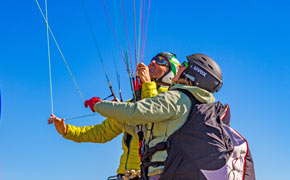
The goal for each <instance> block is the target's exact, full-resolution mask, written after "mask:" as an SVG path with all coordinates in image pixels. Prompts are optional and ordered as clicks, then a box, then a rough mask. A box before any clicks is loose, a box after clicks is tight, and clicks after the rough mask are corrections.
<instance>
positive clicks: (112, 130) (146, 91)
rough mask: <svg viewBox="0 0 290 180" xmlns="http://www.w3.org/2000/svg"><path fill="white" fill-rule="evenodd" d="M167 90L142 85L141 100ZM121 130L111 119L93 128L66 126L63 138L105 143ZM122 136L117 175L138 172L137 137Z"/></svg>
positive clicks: (117, 123) (149, 84) (154, 84)
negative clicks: (121, 150) (121, 149)
mask: <svg viewBox="0 0 290 180" xmlns="http://www.w3.org/2000/svg"><path fill="white" fill-rule="evenodd" d="M167 90H168V87H160V88H159V89H158V91H157V86H156V83H155V82H147V83H143V84H142V92H141V98H142V99H144V98H148V97H153V96H156V95H157V94H159V93H161V92H164V91H167ZM123 129H124V128H123V127H122V124H121V123H119V122H118V121H115V120H113V119H106V120H104V121H103V122H102V123H101V124H97V125H94V126H84V127H76V126H72V125H69V124H67V133H66V134H65V135H64V136H63V137H64V138H65V139H69V140H72V141H75V142H79V143H80V142H93V143H106V142H108V141H111V140H112V139H114V138H115V137H117V136H118V135H120V134H121V133H122V132H123ZM123 134H124V135H123V139H122V148H123V154H122V156H121V158H120V164H119V168H118V170H117V173H118V174H124V173H125V171H126V170H140V158H139V140H138V137H136V136H131V135H130V134H129V133H127V132H123Z"/></svg>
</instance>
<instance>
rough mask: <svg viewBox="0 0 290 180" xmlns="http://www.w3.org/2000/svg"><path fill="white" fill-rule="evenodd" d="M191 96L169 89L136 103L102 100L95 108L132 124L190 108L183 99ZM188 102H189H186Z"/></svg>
mask: <svg viewBox="0 0 290 180" xmlns="http://www.w3.org/2000/svg"><path fill="white" fill-rule="evenodd" d="M184 99H185V100H186V101H190V100H189V98H188V97H187V96H186V95H184V94H183V93H180V92H179V91H168V92H164V93H161V94H159V95H157V96H155V97H152V98H146V99H143V100H141V101H138V102H136V103H120V102H112V101H102V102H100V103H97V104H95V106H94V109H95V111H96V112H98V113H100V114H101V115H103V116H105V117H108V118H112V119H114V120H117V121H119V122H122V123H125V124H126V123H127V124H130V125H137V124H146V123H149V122H158V121H164V120H167V119H169V118H171V117H173V116H176V115H178V114H179V113H184V111H186V110H187V109H188V108H187V107H185V106H186V105H185V104H184V103H183V100H184ZM186 104H188V102H187V103H186Z"/></svg>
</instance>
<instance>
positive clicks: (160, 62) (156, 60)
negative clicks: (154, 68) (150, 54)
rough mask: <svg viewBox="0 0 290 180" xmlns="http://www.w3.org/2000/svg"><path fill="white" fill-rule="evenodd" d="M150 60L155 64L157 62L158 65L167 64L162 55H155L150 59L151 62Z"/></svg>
mask: <svg viewBox="0 0 290 180" xmlns="http://www.w3.org/2000/svg"><path fill="white" fill-rule="evenodd" d="M152 61H155V62H156V64H158V65H160V66H167V67H168V66H169V65H168V62H167V60H166V59H165V58H164V57H162V56H155V57H154V58H153V59H152V60H151V62H152Z"/></svg>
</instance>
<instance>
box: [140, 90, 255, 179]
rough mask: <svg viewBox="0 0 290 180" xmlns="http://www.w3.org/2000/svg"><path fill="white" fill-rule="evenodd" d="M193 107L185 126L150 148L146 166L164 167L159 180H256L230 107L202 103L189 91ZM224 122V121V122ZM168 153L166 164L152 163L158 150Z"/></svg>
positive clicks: (145, 157) (246, 149) (243, 140)
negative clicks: (235, 127)
mask: <svg viewBox="0 0 290 180" xmlns="http://www.w3.org/2000/svg"><path fill="white" fill-rule="evenodd" d="M178 90H179V91H181V92H183V93H185V94H186V95H187V96H189V97H190V99H191V101H192V107H191V110H190V113H189V116H188V118H187V120H186V122H185V123H184V125H183V126H182V127H181V128H180V129H178V130H177V131H175V132H174V133H173V134H172V135H170V136H169V138H168V140H167V141H166V142H161V143H159V144H157V145H156V146H154V147H151V148H148V149H147V150H146V152H145V154H144V155H143V159H142V165H143V166H144V167H145V168H148V167H149V166H153V167H157V166H164V171H163V173H162V174H161V177H160V179H159V180H255V173H254V164H253V160H252V157H251V154H250V152H249V148H248V143H247V141H246V140H245V139H244V138H243V137H242V136H241V135H240V134H239V133H238V132H237V131H235V130H234V129H232V128H231V127H230V126H229V122H230V113H229V107H228V105H225V106H224V105H222V104H221V103H220V102H216V103H210V104H201V103H199V102H198V101H197V100H196V99H195V98H194V96H193V95H192V94H191V93H190V92H188V91H187V90H183V89H178ZM223 121H224V122H223ZM162 150H166V151H167V154H168V157H167V159H166V161H165V162H151V161H150V159H151V156H152V155H153V154H154V153H155V152H156V151H162Z"/></svg>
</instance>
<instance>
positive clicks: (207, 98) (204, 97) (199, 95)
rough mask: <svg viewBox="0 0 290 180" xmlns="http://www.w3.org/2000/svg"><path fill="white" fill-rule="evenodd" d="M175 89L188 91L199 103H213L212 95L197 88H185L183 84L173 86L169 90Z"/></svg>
mask: <svg viewBox="0 0 290 180" xmlns="http://www.w3.org/2000/svg"><path fill="white" fill-rule="evenodd" d="M175 89H185V90H187V91H189V92H190V93H191V94H192V95H193V96H194V97H195V98H196V99H197V100H198V101H199V102H201V103H205V104H208V103H213V102H214V101H215V98H214V96H213V95H212V93H210V92H208V91H207V90H205V89H202V88H199V87H197V86H187V85H184V84H173V85H172V86H171V87H170V88H169V90H175Z"/></svg>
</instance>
